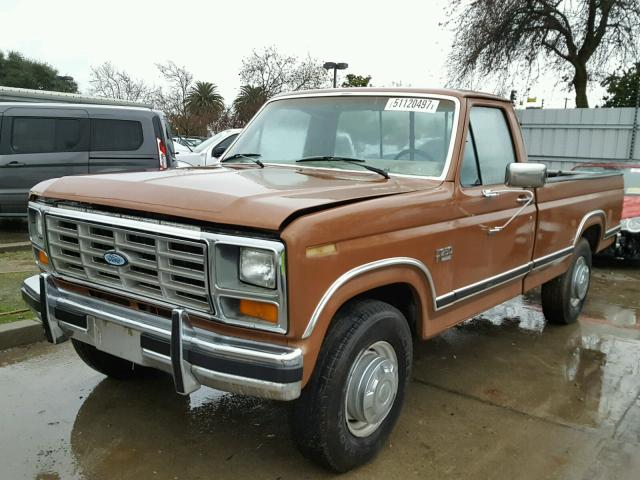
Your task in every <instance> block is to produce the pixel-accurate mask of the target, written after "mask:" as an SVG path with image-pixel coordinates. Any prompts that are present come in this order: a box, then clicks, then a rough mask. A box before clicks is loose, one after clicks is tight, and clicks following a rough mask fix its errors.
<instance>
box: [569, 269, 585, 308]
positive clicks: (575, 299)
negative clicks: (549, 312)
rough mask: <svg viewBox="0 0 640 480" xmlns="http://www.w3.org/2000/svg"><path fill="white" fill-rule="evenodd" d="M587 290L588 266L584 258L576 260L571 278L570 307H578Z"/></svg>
mask: <svg viewBox="0 0 640 480" xmlns="http://www.w3.org/2000/svg"><path fill="white" fill-rule="evenodd" d="M588 289H589V265H587V261H586V260H585V259H584V257H580V258H578V261H577V262H576V264H575V266H574V267H573V274H572V276H571V305H573V306H574V307H575V306H576V305H578V304H579V303H580V302H581V301H582V300H584V297H585V296H586V295H587V290H588Z"/></svg>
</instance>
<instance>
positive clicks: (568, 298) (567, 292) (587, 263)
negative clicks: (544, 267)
mask: <svg viewBox="0 0 640 480" xmlns="http://www.w3.org/2000/svg"><path fill="white" fill-rule="evenodd" d="M590 281H591V247H590V245H589V242H587V240H586V239H584V238H582V239H580V241H579V242H578V244H577V245H576V248H575V250H574V254H573V259H572V261H571V265H570V266H569V269H568V270H567V271H566V272H565V273H563V274H562V275H560V276H559V277H556V278H554V279H553V280H550V281H548V282H547V283H545V284H543V285H542V311H543V313H544V316H545V318H546V319H547V321H548V322H549V323H555V324H559V325H568V324H570V323H574V322H575V321H576V320H577V319H578V316H579V315H580V312H581V311H582V306H583V305H584V302H585V300H586V298H587V293H588V291H589V283H590Z"/></svg>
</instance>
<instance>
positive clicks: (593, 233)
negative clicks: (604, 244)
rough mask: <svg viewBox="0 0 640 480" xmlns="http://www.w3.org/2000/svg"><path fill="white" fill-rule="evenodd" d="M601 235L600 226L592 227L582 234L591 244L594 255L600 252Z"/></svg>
mask: <svg viewBox="0 0 640 480" xmlns="http://www.w3.org/2000/svg"><path fill="white" fill-rule="evenodd" d="M601 233H602V232H601V229H600V225H591V226H590V227H589V228H587V229H586V230H585V231H584V232H583V233H582V237H583V238H586V239H587V242H589V245H590V246H591V252H593V253H596V251H597V250H598V244H599V243H600V238H601Z"/></svg>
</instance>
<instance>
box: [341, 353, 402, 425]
mask: <svg viewBox="0 0 640 480" xmlns="http://www.w3.org/2000/svg"><path fill="white" fill-rule="evenodd" d="M347 382H348V383H347V394H346V398H345V406H346V420H347V427H348V428H349V431H350V432H351V433H352V434H353V435H355V436H356V437H367V436H369V435H371V434H372V433H373V432H375V431H376V429H377V428H378V427H379V426H380V424H381V423H382V422H383V421H384V419H385V418H386V417H387V415H388V414H389V412H390V411H391V408H392V407H393V402H394V401H395V399H396V394H397V393H398V359H397V357H396V352H395V350H394V349H393V347H392V346H391V344H389V343H388V342H384V341H380V342H376V343H374V344H373V345H371V346H370V347H369V348H366V349H364V350H363V351H362V352H360V354H359V355H358V357H357V358H356V361H355V362H353V365H352V367H351V371H350V372H349V377H348V380H347Z"/></svg>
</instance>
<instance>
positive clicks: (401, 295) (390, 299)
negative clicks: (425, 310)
mask: <svg viewBox="0 0 640 480" xmlns="http://www.w3.org/2000/svg"><path fill="white" fill-rule="evenodd" d="M363 298H371V299H376V300H380V301H381V302H385V303H388V304H389V305H393V306H394V307H396V308H397V309H398V310H400V312H402V314H403V315H404V317H405V318H406V319H407V322H408V323H409V328H410V329H411V332H412V333H413V334H414V335H415V334H416V333H417V328H418V322H419V320H420V316H421V312H420V302H419V300H418V295H417V293H416V291H415V290H414V289H413V287H412V286H411V285H409V284H408V283H392V284H390V285H385V286H383V287H378V288H374V289H372V290H368V291H366V292H363V293H361V294H360V295H358V296H356V297H354V298H352V299H351V300H349V301H350V302H351V301H353V300H357V299H363Z"/></svg>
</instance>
